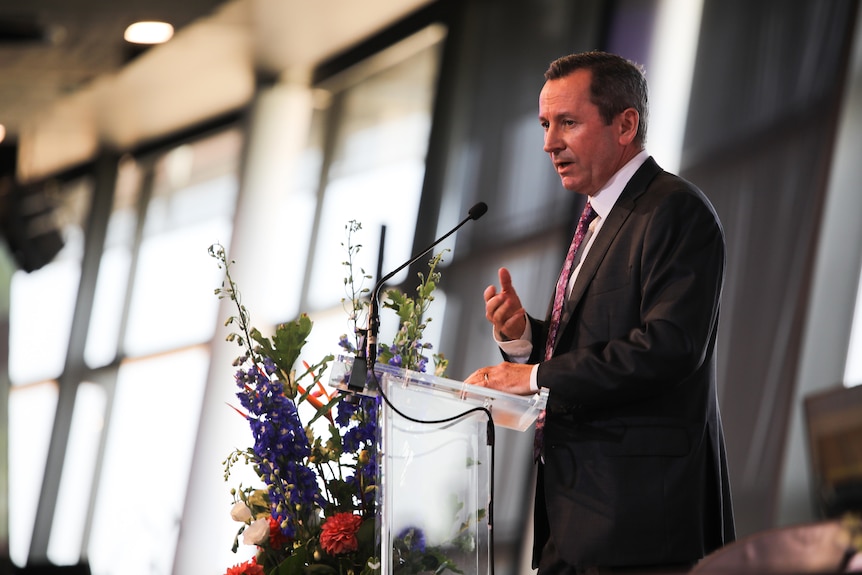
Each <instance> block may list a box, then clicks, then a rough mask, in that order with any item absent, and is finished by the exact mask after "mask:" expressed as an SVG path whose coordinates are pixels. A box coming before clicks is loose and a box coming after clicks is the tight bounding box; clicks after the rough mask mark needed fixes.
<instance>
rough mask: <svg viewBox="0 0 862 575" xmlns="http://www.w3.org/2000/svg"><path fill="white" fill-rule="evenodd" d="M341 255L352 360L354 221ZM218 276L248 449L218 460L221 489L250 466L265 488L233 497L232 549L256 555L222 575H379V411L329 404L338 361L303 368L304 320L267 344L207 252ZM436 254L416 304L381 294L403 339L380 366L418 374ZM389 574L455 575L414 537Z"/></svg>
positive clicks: (222, 261)
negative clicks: (245, 548)
mask: <svg viewBox="0 0 862 575" xmlns="http://www.w3.org/2000/svg"><path fill="white" fill-rule="evenodd" d="M345 230H346V236H347V241H346V243H343V244H342V245H343V246H344V247H345V248H346V251H347V260H346V261H344V262H342V263H343V265H344V266H345V267H346V269H347V277H346V278H345V281H344V283H345V291H346V293H347V297H346V298H343V299H342V304H343V306H344V308H345V311H346V312H347V314H348V319H349V321H350V322H352V325H353V329H354V336H355V339H354V341H351V340H350V339H349V338H348V336H347V335H342V336H341V338H340V340H339V345H340V346H341V348H342V349H343V350H344V351H345V352H349V353H354V352H355V350H356V348H357V346H359V345H361V344H360V343H359V342H361V341H362V338H361V337H360V333H361V330H360V329H359V328H358V326H359V325H362V323H361V320H362V319H363V315H364V314H365V313H366V312H367V306H368V302H367V301H366V300H365V296H366V294H367V293H368V291H369V290H367V289H366V288H364V287H363V283H364V281H365V280H368V279H370V276H368V275H366V274H365V272H364V271H363V270H360V271H361V276H360V279H359V280H355V279H354V256H355V255H356V254H357V253H358V252H359V250H360V249H361V245H358V244H355V243H354V241H353V237H354V234H355V233H357V232H358V231H359V230H361V224H359V223H358V222H355V221H351V222H349V224H348V225H347V226H345ZM209 252H210V255H211V256H212V257H214V258H215V259H216V260H217V261H218V264H219V267H220V268H223V269H224V272H225V279H224V281H223V282H222V286H221V287H220V288H219V289H217V290H215V292H216V295H217V296H218V297H219V298H225V297H227V298H230V299H231V300H232V301H233V302H234V304H235V305H236V309H237V315H235V316H231V317H230V318H229V319H228V320H227V325H234V326H235V327H236V331H235V332H233V333H231V334H230V335H229V336H228V338H227V339H228V341H232V342H235V343H236V344H238V345H239V346H240V348H241V349H242V354H241V355H240V357H239V358H237V360H236V361H235V362H234V365H235V366H236V367H237V372H236V383H237V388H238V391H237V397H238V399H239V402H240V406H239V407H235V408H234V409H235V410H236V411H237V412H238V413H239V414H240V415H241V416H242V417H244V418H245V419H246V420H247V421H248V423H249V426H250V429H251V432H252V436H253V438H254V444H253V446H252V447H248V448H246V449H236V450H234V451H233V452H232V453H231V454H230V455H229V456H228V457H227V459H226V460H225V461H224V465H225V480H226V481H228V480H229V479H230V473H231V470H232V469H233V468H234V466H236V465H237V464H239V463H244V464H248V465H251V466H253V469H254V471H255V472H256V475H257V477H258V478H259V479H260V480H261V482H262V483H263V485H264V486H265V487H259V486H258V487H252V486H242V485H241V484H240V485H239V486H238V487H235V488H233V489H231V494H232V497H233V507H232V509H231V517H232V518H233V519H234V520H236V521H238V522H239V523H241V526H240V527H239V530H238V532H237V535H236V537H235V539H234V544H233V550H234V552H236V551H237V549H238V546H239V542H240V539H242V542H243V543H245V544H249V545H255V546H256V547H257V553H256V555H255V556H254V557H253V558H252V559H251V560H249V561H246V562H244V563H240V564H238V565H235V566H233V567H230V568H229V569H228V570H227V571H226V575H296V574H300V573H310V574H313V575H329V574H338V575H373V574H376V573H379V572H380V565H381V562H380V557H379V553H380V545H379V535H378V534H377V533H375V527H376V516H377V515H376V514H377V511H378V510H377V496H378V493H377V480H378V474H377V472H378V462H377V443H376V441H377V439H376V438H377V412H378V408H379V403H378V402H379V398H377V397H372V396H365V395H350V396H348V395H341V394H338V393H334V394H330V393H329V392H327V390H326V389H325V387H324V386H323V384H322V382H321V380H322V377H323V375H324V374H325V373H326V370H327V368H328V366H329V363H330V362H332V361H333V360H334V356H333V355H328V356H326V357H324V358H323V359H321V360H320V361H319V362H317V363H315V364H308V363H307V362H303V363H302V368H301V369H297V368H296V367H295V364H296V363H297V362H298V360H299V357H300V352H301V350H302V347H303V346H304V345H305V343H306V341H307V340H308V336H309V334H310V333H311V329H312V321H311V319H310V318H309V317H308V316H307V315H305V314H302V315H301V316H300V317H299V318H298V319H296V320H295V321H291V322H288V323H285V324H281V325H278V326H277V327H276V328H275V332H274V334H273V335H272V336H270V337H266V336H264V335H263V334H262V333H261V332H260V331H258V330H257V329H256V328H254V327H253V326H252V324H251V319H250V314H249V312H248V310H247V309H246V308H245V306H244V305H243V303H242V301H241V295H240V292H239V290H238V288H237V285H236V283H235V282H234V280H233V278H232V277H231V273H230V265H231V264H232V263H233V262H229V261H228V259H227V255H226V254H225V251H224V248H223V247H222V246H221V245H218V244H215V245H213V246H211V247H210V249H209ZM441 259H442V254H439V255H437V256H435V257H434V258H432V259H431V261H430V263H429V272H428V274H427V275H425V274H421V273H420V274H419V276H420V285H419V287H418V288H417V296H416V297H415V298H411V297H408V296H407V295H405V294H403V293H401V292H399V291H398V290H387V291H386V292H385V294H384V308H389V309H392V310H394V311H395V313H396V314H397V315H398V318H399V322H400V323H399V326H400V328H399V330H398V332H397V334H396V336H395V338H394V341H393V343H392V344H391V345H384V344H381V345H380V346H379V350H378V356H377V358H378V361H379V362H386V363H388V364H390V365H394V366H398V367H403V368H406V369H412V370H416V371H425V369H426V368H427V366H428V361H429V360H428V358H427V357H426V356H425V352H426V350H428V349H430V347H431V346H430V345H429V344H427V343H422V341H421V339H422V336H423V330H424V329H425V326H426V324H427V322H428V321H430V319H426V318H425V314H426V312H427V311H428V309H429V306H430V304H431V302H432V301H433V299H434V298H433V292H434V290H435V288H436V285H437V282H439V279H440V273H439V272H438V271H437V269H436V268H437V265H438V264H439V262H440V261H441ZM432 360H433V365H434V373H435V374H436V375H443V373H444V372H445V369H446V360H445V358H443V357H442V355H440V354H434V355H432ZM391 552H392V553H393V557H394V558H395V559H396V560H395V561H394V565H395V567H394V569H395V572H396V573H403V574H405V575H406V574H413V573H420V572H429V573H430V572H433V573H442V572H443V571H445V570H447V569H448V570H451V571H453V572H456V573H460V571H458V569H457V567H456V566H455V565H454V564H453V563H452V561H450V560H449V559H448V558H447V557H446V556H445V554H444V553H443V551H442V550H441V549H438V548H432V547H429V546H427V545H426V544H425V538H424V534H423V532H422V531H421V529H419V528H409V529H405V530H404V531H403V532H402V533H400V534H398V536H397V537H396V538H395V540H394V543H393V549H392V550H391Z"/></svg>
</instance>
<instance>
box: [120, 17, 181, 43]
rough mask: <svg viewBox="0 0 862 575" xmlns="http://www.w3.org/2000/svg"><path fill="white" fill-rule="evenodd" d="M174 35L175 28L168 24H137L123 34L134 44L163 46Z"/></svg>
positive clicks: (127, 40)
mask: <svg viewBox="0 0 862 575" xmlns="http://www.w3.org/2000/svg"><path fill="white" fill-rule="evenodd" d="M173 35H174V27H173V26H171V25H170V24H168V23H167V22H135V23H134V24H132V25H130V26H129V27H128V28H126V32H125V33H124V34H123V38H125V40H126V42H131V43H132V44H162V43H164V42H167V41H168V40H170V39H171V36H173Z"/></svg>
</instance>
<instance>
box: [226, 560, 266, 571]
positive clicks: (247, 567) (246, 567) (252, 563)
mask: <svg viewBox="0 0 862 575" xmlns="http://www.w3.org/2000/svg"><path fill="white" fill-rule="evenodd" d="M225 575H265V573H264V571H263V567H261V566H260V565H258V564H257V557H252V558H251V559H250V560H249V561H246V562H245V563H240V564H239V565H234V566H233V567H230V568H229V569H228V570H227V573H225Z"/></svg>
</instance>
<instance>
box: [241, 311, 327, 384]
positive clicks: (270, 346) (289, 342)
mask: <svg viewBox="0 0 862 575" xmlns="http://www.w3.org/2000/svg"><path fill="white" fill-rule="evenodd" d="M311 328H312V321H311V318H309V317H308V314H302V315H300V316H299V318H297V319H296V320H294V321H291V322H287V323H283V324H281V325H279V326H278V327H276V329H275V334H274V335H273V336H272V342H270V340H269V339H267V338H266V337H264V336H263V335H261V333H260V331H258V330H257V329H253V330H251V337H252V338H253V339H254V341H256V342H257V343H258V344H259V345H260V347H261V353H262V354H263V355H265V356H267V357H269V358H270V359H272V361H274V362H275V365H276V366H277V367H278V369H279V370H281V371H282V372H284V373H290V372H291V371H292V370H293V364H295V363H296V360H297V359H299V354H300V352H301V351H302V347H303V346H304V345H305V343H306V342H307V341H308V336H309V334H310V333H311Z"/></svg>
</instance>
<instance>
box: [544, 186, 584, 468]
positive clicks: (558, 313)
mask: <svg viewBox="0 0 862 575" xmlns="http://www.w3.org/2000/svg"><path fill="white" fill-rule="evenodd" d="M596 215H597V214H596V211H595V210H594V209H593V207H592V206H591V205H590V202H589V200H588V201H587V205H585V206H584V211H583V212H581V218H580V219H579V220H578V229H577V230H575V237H573V238H572V243H571V245H570V246H569V252H568V253H567V254H566V261H565V262H563V269H562V271H560V278H559V279H558V280H557V289H556V291H555V292H554V307H553V308H551V319H550V325H549V326H548V341H547V343H546V344H545V361H547V360H549V359H551V357H553V355H554V342H555V341H556V340H557V332H558V331H559V329H560V319H561V318H562V316H563V306H564V304H565V301H566V293H567V292H568V285H569V280H570V279H571V277H572V267H573V266H574V262H575V255H576V254H577V253H578V248H579V247H580V246H581V242H582V241H584V236H586V235H587V230H588V229H589V227H590V223H592V221H593V220H594V219H596ZM544 426H545V412H544V410H543V411H542V412H541V413H540V414H539V417H538V419H536V436H535V438H534V440H533V457H534V459H536V460H538V459H539V456H540V455H541V452H542V431H543V428H544Z"/></svg>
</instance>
